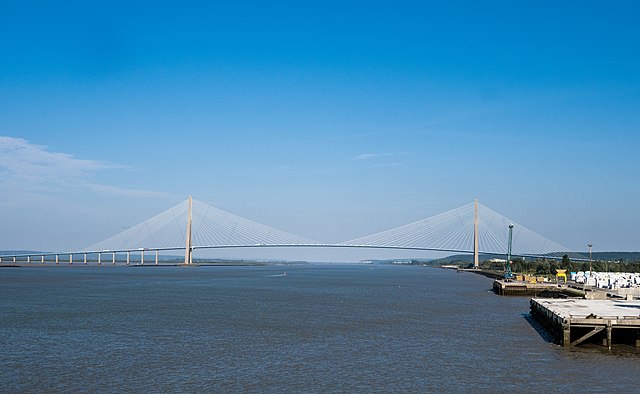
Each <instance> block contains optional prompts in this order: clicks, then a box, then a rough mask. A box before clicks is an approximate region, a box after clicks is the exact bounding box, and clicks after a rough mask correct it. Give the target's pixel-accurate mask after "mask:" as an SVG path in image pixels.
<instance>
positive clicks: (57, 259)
mask: <svg viewBox="0 0 640 394" xmlns="http://www.w3.org/2000/svg"><path fill="white" fill-rule="evenodd" d="M59 257H60V255H56V264H58V262H59Z"/></svg>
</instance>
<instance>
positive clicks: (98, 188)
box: [87, 183, 172, 198]
mask: <svg viewBox="0 0 640 394" xmlns="http://www.w3.org/2000/svg"><path fill="white" fill-rule="evenodd" d="M87 187H88V188H89V189H91V190H93V191H95V192H97V193H108V194H113V195H118V196H123V197H135V198H170V197H172V195H171V194H169V193H165V192H156V191H153V190H137V189H124V188H121V187H117V186H108V185H101V184H94V183H91V184H87Z"/></svg>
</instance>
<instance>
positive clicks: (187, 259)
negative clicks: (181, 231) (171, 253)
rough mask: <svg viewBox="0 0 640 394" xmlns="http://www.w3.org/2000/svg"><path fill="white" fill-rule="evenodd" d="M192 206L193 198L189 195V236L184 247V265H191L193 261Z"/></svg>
mask: <svg viewBox="0 0 640 394" xmlns="http://www.w3.org/2000/svg"><path fill="white" fill-rule="evenodd" d="M192 207H193V199H192V198H191V196H189V214H188V215H187V236H186V237H185V238H186V241H185V243H186V245H185V247H184V265H189V264H191V263H192V262H193V259H192V256H191V254H192V252H193V249H192V245H191V211H192Z"/></svg>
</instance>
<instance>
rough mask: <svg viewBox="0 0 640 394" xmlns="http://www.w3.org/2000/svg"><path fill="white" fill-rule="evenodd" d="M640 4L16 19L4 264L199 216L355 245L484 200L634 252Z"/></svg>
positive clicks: (9, 34)
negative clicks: (172, 214) (174, 212)
mask: <svg viewBox="0 0 640 394" xmlns="http://www.w3.org/2000/svg"><path fill="white" fill-rule="evenodd" d="M639 17H640V6H639V5H637V2H633V1H628V2H624V1H616V2H613V3H607V4H604V3H602V2H599V1H580V2H578V1H575V2H565V4H561V5H558V4H557V2H545V1H536V2H508V1H505V2H491V3H478V2H472V1H468V2H467V1H459V2H446V3H430V2H398V1H395V2H371V1H368V2H321V3H317V4H315V5H308V4H304V2H302V3H301V2H270V3H269V4H265V3H263V2H224V3H221V4H216V3H215V2H189V1H182V2H175V3H170V2H166V3H165V2H149V3H145V2H131V1H127V2H118V1H113V2H108V3H107V4H103V5H95V4H90V3H87V2H51V3H49V4H41V3H35V2H34V3H32V2H28V1H19V2H18V1H4V2H2V5H0V44H1V45H2V53H1V54H0V136H3V137H2V139H0V190H1V192H0V221H1V222H2V226H1V228H0V249H15V248H29V249H49V250H58V249H63V250H68V249H79V248H82V247H84V246H86V245H89V244H92V243H95V242H97V241H99V240H101V239H104V238H107V237H109V236H111V235H113V234H114V233H116V232H118V231H120V230H121V229H122V228H124V227H128V226H131V225H134V224H136V223H138V222H140V221H142V220H144V219H146V218H148V217H150V216H152V215H154V214H156V213H158V212H160V211H162V210H164V209H166V208H168V207H170V206H172V205H174V204H176V203H178V202H179V201H181V200H183V199H184V198H186V197H187V196H188V195H190V194H191V195H193V196H194V197H195V198H197V199H199V200H201V201H205V202H207V203H210V204H212V205H215V206H217V207H219V208H221V209H225V210H227V211H230V212H233V213H236V214H239V215H242V216H244V217H248V218H251V219H253V220H256V221H258V222H262V223H265V224H268V225H271V226H274V227H277V228H280V229H283V230H286V231H289V232H292V233H296V234H300V235H303V236H306V237H309V238H315V239H319V240H321V241H327V242H338V241H343V240H346V239H351V238H355V237H359V236H362V235H365V234H368V233H372V232H376V231H381V230H384V229H387V228H390V227H394V226H397V225H401V224H404V223H408V222H411V221H415V220H418V219H421V218H424V217H428V216H432V215H434V214H437V213H440V212H443V211H446V210H449V209H452V208H455V207H458V206H461V205H464V204H466V203H468V202H470V201H472V200H473V199H474V198H478V199H479V200H480V201H481V202H482V203H483V204H485V205H487V206H489V207H491V208H492V209H494V210H496V211H498V212H500V213H502V214H503V215H505V216H507V217H510V218H512V219H513V220H515V221H517V222H519V223H522V224H524V225H526V226H528V227H529V228H530V229H532V230H534V231H536V232H538V233H540V234H542V235H544V236H546V237H548V238H550V239H553V240H554V241H556V242H558V243H560V244H564V245H566V246H568V247H570V248H572V249H574V250H585V249H586V244H587V243H589V242H591V243H593V244H594V250H633V251H635V250H638V249H639V247H638V245H639V241H640V238H639V237H638V235H637V234H638V232H637V223H639V222H640V210H639V209H638V207H637V203H636V201H637V198H638V197H637V196H638V195H640V184H639V182H638V180H637V172H638V169H639V168H640V111H639V109H640V73H638V70H640V55H639V51H638V48H640V25H639V24H638V23H637V21H638V18H639Z"/></svg>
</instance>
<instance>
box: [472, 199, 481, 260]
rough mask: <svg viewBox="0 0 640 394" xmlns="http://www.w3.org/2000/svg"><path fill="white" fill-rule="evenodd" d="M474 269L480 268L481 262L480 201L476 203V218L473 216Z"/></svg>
mask: <svg viewBox="0 0 640 394" xmlns="http://www.w3.org/2000/svg"><path fill="white" fill-rule="evenodd" d="M473 268H476V269H478V268H480V261H479V258H478V199H477V198H476V200H475V202H474V216H473Z"/></svg>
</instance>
